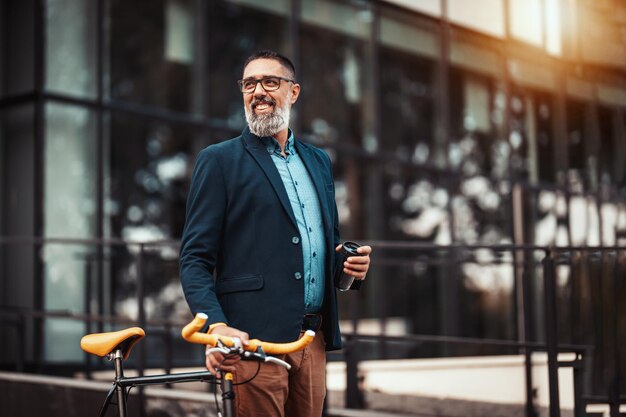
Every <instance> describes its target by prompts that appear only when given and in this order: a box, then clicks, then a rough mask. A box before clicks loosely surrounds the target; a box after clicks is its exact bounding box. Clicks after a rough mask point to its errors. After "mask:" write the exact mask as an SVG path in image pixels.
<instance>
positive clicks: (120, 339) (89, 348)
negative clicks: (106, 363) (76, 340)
mask: <svg viewBox="0 0 626 417" xmlns="http://www.w3.org/2000/svg"><path fill="white" fill-rule="evenodd" d="M145 335H146V332H144V330H143V329H142V328H141V327H131V328H128V329H124V330H119V331H117V332H107V333H94V334H88V335H86V336H83V338H82V339H80V347H81V349H82V350H84V351H85V352H87V353H92V354H94V355H98V356H100V357H104V356H106V355H108V354H109V353H111V352H114V351H115V350H117V349H121V350H122V355H123V356H124V359H128V355H130V351H131V349H132V348H133V346H135V344H136V343H137V342H139V341H140V340H141V338H143V337H144V336H145Z"/></svg>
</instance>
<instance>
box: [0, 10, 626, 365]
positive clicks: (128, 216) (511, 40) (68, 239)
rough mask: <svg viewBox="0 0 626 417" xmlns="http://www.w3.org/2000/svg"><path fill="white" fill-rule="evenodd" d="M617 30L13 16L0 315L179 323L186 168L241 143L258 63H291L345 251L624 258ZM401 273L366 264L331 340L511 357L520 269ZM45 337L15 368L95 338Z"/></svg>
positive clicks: (578, 20) (427, 20)
mask: <svg viewBox="0 0 626 417" xmlns="http://www.w3.org/2000/svg"><path fill="white" fill-rule="evenodd" d="M470 3H471V4H470ZM624 15H626V4H624V2H621V1H618V0H614V1H609V0H605V1H590V0H587V1H584V0H579V1H574V0H571V1H569V0H568V1H565V0H474V1H472V2H468V1H466V0H387V1H365V0H263V1H261V0H213V1H202V0H150V1H148V0H136V1H122V0H98V1H91V2H85V1H82V0H20V1H16V0H5V1H3V2H2V4H1V5H0V28H1V31H0V236H3V237H4V238H5V240H4V241H3V245H2V246H1V247H0V268H1V269H0V284H1V285H0V306H2V307H3V308H5V309H30V310H35V311H71V312H78V313H81V312H87V313H98V314H102V315H115V316H123V317H129V318H130V319H137V318H143V319H144V320H145V319H147V320H165V319H171V318H180V319H185V318H186V317H187V314H188V313H187V308H186V304H185V302H184V300H183V298H182V293H181V290H180V288H179V284H178V275H177V274H178V272H177V250H178V248H177V239H179V238H180V236H181V232H182V227H183V223H184V208H185V201H186V195H187V190H188V186H189V182H190V176H191V170H192V168H193V165H194V158H195V155H196V154H197V152H198V151H199V150H200V149H202V148H204V147H206V146H207V145H210V144H212V143H216V142H219V141H222V140H225V139H228V138H230V137H233V136H236V135H238V134H239V133H240V132H241V130H242V128H243V127H244V125H245V118H244V114H243V107H242V101H241V96H240V92H239V90H238V89H237V86H236V83H235V80H237V79H238V78H239V77H240V75H241V73H242V67H241V66H242V63H243V61H244V60H245V58H246V57H247V56H248V55H250V54H251V53H253V52H254V51H256V50H258V49H266V48H269V49H274V50H277V51H279V52H281V53H284V54H286V55H287V56H290V57H292V58H293V60H294V62H295V64H296V68H297V69H298V74H297V79H298V81H299V83H300V84H301V85H302V93H301V97H300V99H299V101H298V103H297V105H296V106H295V108H294V111H293V112H292V115H293V120H292V126H293V129H294V131H295V132H296V135H297V136H298V137H299V138H301V139H302V140H305V141H308V142H310V143H313V144H315V145H317V146H320V147H322V148H324V149H325V150H326V151H327V152H328V154H329V155H330V156H331V159H332V161H333V163H334V175H335V187H336V196H337V205H338V210H339V219H340V224H341V231H342V237H343V238H345V239H351V240H357V241H364V242H365V241H369V242H374V246H376V242H395V241H409V242H420V243H425V244H427V243H429V244H436V245H451V244H469V245H476V244H482V245H496V244H540V245H600V244H605V245H614V244H618V243H620V239H622V242H623V239H624V237H626V235H625V233H624V231H625V230H626V168H625V166H626V152H625V151H624V150H625V149H626V40H625V39H624V36H623V33H624V31H625V30H626V22H625V21H624V17H623V16H624ZM18 237H19V238H24V237H31V238H35V239H34V240H32V241H28V242H26V241H20V240H19V239H18ZM37 239H47V240H44V241H45V243H41V242H43V241H40V240H37ZM54 239H58V241H57V240H54ZM72 239H73V240H72ZM103 241H104V242H106V243H104V244H101V242H103ZM151 241H159V242H160V243H159V244H155V245H153V246H150V247H143V246H142V247H141V248H140V249H138V247H139V246H140V245H139V246H138V245H137V244H135V243H132V242H151ZM381 247H382V246H381ZM144 249H145V256H144V257H143V258H142V260H141V262H138V261H137V253H138V251H139V250H142V251H143V250H144ZM142 253H143V252H142ZM395 255H397V252H395ZM395 255H394V254H391V253H388V252H387V251H385V250H381V251H379V252H378V254H377V257H376V258H375V259H376V261H375V263H374V266H373V269H372V271H371V274H370V277H369V278H368V289H367V291H363V292H362V293H360V294H348V295H346V296H345V297H344V299H343V300H342V304H341V310H342V317H343V318H344V319H345V320H349V319H351V318H354V317H359V318H363V319H380V318H386V319H388V320H392V321H393V320H395V321H393V323H399V326H400V329H399V330H398V331H399V332H401V333H427V334H444V335H458V336H472V337H491V338H506V339H515V338H518V337H519V331H520V329H519V323H518V321H517V319H516V316H515V303H516V298H515V297H516V295H515V293H516V291H515V268H514V267H513V266H512V265H511V264H507V265H498V266H496V267H494V266H493V265H492V266H490V267H487V266H485V265H484V263H489V262H490V260H492V259H493V257H494V256H496V255H494V253H493V252H491V251H489V250H488V249H485V250H484V251H483V252H481V254H479V255H480V256H479V255H477V259H475V260H473V261H471V262H467V263H465V264H464V265H463V267H462V268H459V269H458V270H457V271H456V272H455V274H454V277H455V278H454V279H445V278H446V277H447V276H448V274H447V270H446V267H445V265H443V266H442V265H441V264H437V263H434V264H433V263H425V262H420V261H419V259H417V261H416V260H415V258H414V257H412V256H413V255H410V254H407V255H406V256H405V258H410V261H401V260H398V258H397V257H396V256H395ZM481 256H482V258H481ZM401 257H402V256H400V258H401ZM139 274H142V276H145V277H147V278H146V279H145V282H142V283H141V284H138V282H137V277H138V276H139ZM442 277H443V279H442ZM564 277H565V278H563V279H564V280H566V281H567V280H568V279H570V278H571V277H570V276H569V275H568V274H567V273H565V275H564ZM568 277H570V278H568ZM390 283H392V284H391V285H390ZM139 292H141V294H142V299H143V300H144V301H145V302H144V304H143V305H142V306H138V305H137V302H136V301H137V294H138V293H139ZM381 297H384V298H385V299H387V300H393V302H385V303H381V302H380V298H381ZM392 321H390V323H391V322H392ZM34 326H37V325H36V324H34ZM39 326H41V329H42V330H43V331H42V332H41V334H42V335H43V336H42V337H43V340H38V342H39V344H38V343H32V344H30V346H31V348H29V350H28V351H27V352H26V355H27V356H31V357H32V356H37V355H38V356H39V357H42V358H44V359H45V360H47V361H49V362H68V361H69V362H71V361H73V360H75V359H76V357H77V355H79V354H80V353H79V352H80V351H79V349H78V345H77V343H76V340H78V338H79V336H80V335H81V334H83V333H84V332H86V331H87V330H89V329H88V328H86V325H85V323H83V322H80V321H75V320H68V319H66V318H62V317H61V318H47V319H46V320H44V321H43V322H42V323H40V324H39ZM91 330H93V329H91ZM0 332H4V333H3V334H4V335H6V336H7V339H5V337H3V338H2V339H3V340H8V338H10V336H11V334H12V333H11V332H12V330H11V329H7V328H4V329H3V330H0ZM0 334H2V333H0ZM29 334H31V333H29ZM36 334H39V333H37V332H36V331H33V332H32V335H34V336H28V337H34V338H36V337H37V336H36ZM37 346H40V347H37ZM16 349H17V348H16V345H14V344H11V343H8V344H6V345H5V346H2V347H0V353H2V355H3V361H7V360H9V361H10V360H11V358H12V357H13V356H14V355H15V354H16V353H15V351H16Z"/></svg>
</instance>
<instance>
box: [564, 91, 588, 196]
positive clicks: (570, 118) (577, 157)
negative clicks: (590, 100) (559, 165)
mask: <svg viewBox="0 0 626 417" xmlns="http://www.w3.org/2000/svg"><path fill="white" fill-rule="evenodd" d="M566 112H567V148H568V149H567V154H568V157H569V163H568V173H567V185H568V187H569V188H570V189H571V190H572V191H577V192H582V191H583V190H585V189H586V188H587V187H588V185H589V176H588V175H587V170H586V169H585V167H586V166H587V164H588V160H587V158H588V153H589V152H588V147H589V144H588V143H587V141H586V140H585V139H586V138H588V133H587V132H589V128H588V126H587V118H586V105H585V103H583V102H579V101H574V100H568V101H567V110H566Z"/></svg>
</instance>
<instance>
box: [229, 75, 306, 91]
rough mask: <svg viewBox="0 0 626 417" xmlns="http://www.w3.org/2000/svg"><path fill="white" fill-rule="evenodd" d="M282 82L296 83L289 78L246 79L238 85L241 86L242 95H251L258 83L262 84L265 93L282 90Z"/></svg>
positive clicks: (238, 82)
mask: <svg viewBox="0 0 626 417" xmlns="http://www.w3.org/2000/svg"><path fill="white" fill-rule="evenodd" d="M281 81H288V82H290V83H295V81H294V80H290V79H289V78H283V77H263V78H260V79H258V80H257V79H255V78H246V79H245V80H239V81H237V84H239V89H240V90H241V92H242V93H251V92H253V91H254V90H256V85H257V84H258V83H261V87H263V89H264V90H265V91H276V90H278V89H279V88H280V82H281Z"/></svg>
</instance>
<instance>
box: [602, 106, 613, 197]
mask: <svg viewBox="0 0 626 417" xmlns="http://www.w3.org/2000/svg"><path fill="white" fill-rule="evenodd" d="M615 119H616V116H615V115H614V112H613V110H612V109H611V108H609V107H604V106H599V107H598V127H599V133H600V143H599V145H600V146H599V151H600V155H599V157H598V168H599V172H598V174H599V178H600V183H601V184H602V185H606V186H610V185H612V184H613V182H614V181H615V173H616V167H617V162H618V148H617V147H616V146H615V142H616V137H615V129H614V126H615V121H616V120H615Z"/></svg>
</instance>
